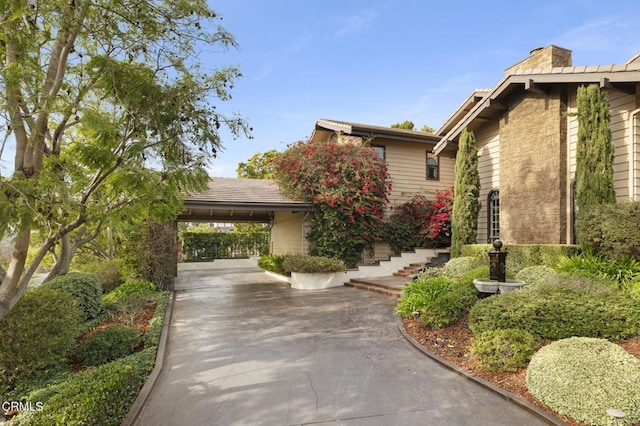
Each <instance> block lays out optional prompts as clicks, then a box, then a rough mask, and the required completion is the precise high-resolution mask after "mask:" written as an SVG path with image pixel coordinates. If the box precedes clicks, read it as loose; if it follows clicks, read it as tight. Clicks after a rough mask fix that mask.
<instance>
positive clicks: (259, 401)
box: [136, 262, 544, 426]
mask: <svg viewBox="0 0 640 426" xmlns="http://www.w3.org/2000/svg"><path fill="white" fill-rule="evenodd" d="M215 263H216V262H213V264H189V266H188V267H184V266H182V264H181V271H180V273H179V276H178V279H177V281H176V292H175V303H174V309H173V315H172V319H171V326H170V332H169V343H168V345H167V352H166V355H165V362H164V366H163V370H162V373H161V374H160V376H159V378H158V380H157V382H156V384H155V386H154V387H153V389H152V391H151V394H150V396H149V398H148V400H147V402H146V404H145V406H144V408H143V410H142V412H141V413H140V415H139V417H138V419H137V423H136V424H139V425H278V426H281V425H302V424H320V425H322V424H332V425H336V424H338V425H408V424H415V425H513V424H518V425H538V424H544V422H542V421H541V420H539V419H538V418H536V417H534V416H533V415H531V414H530V413H528V412H526V411H524V410H522V409H520V408H518V407H516V406H515V405H513V404H511V403H510V402H508V401H506V400H504V399H502V398H500V397H498V396H497V395H495V394H494V393H492V392H489V391H487V390H485V389H484V388H482V387H480V386H478V385H476V384H475V383H473V382H470V381H468V380H466V379H464V378H462V377H460V376H459V375H457V374H455V373H454V372H452V371H450V370H448V369H446V368H444V367H442V366H440V364H438V363H436V362H435V361H433V360H431V359H428V358H427V357H425V356H424V355H422V354H421V353H420V352H419V351H417V350H416V349H415V348H413V347H412V346H411V345H410V344H409V343H408V342H407V341H406V340H405V339H404V338H403V337H402V336H401V334H400V333H399V331H398V329H397V326H396V316H395V315H394V313H393V310H394V307H395V303H396V299H393V298H390V297H387V296H383V295H379V294H375V293H371V292H366V291H359V290H354V289H351V288H347V287H338V288H333V289H327V290H319V291H301V290H294V289H291V288H290V287H289V285H288V284H286V283H282V282H280V281H276V280H274V279H273V278H271V277H269V276H267V275H266V274H264V273H263V272H261V271H260V270H259V269H257V268H255V267H253V266H251V265H240V266H238V265H234V264H232V263H231V264H218V265H215ZM194 265H197V266H194ZM214 265H215V266H214Z"/></svg>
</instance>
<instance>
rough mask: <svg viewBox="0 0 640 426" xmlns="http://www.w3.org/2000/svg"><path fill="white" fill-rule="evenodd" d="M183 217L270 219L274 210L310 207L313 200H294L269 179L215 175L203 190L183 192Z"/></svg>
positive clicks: (181, 216) (229, 219)
mask: <svg viewBox="0 0 640 426" xmlns="http://www.w3.org/2000/svg"><path fill="white" fill-rule="evenodd" d="M184 204H185V209H186V210H185V212H184V213H183V214H181V215H180V216H178V219H180V220H186V221H189V220H194V221H196V220H210V221H225V222H233V221H237V222H244V221H255V222H260V221H268V220H269V218H270V216H271V213H272V212H274V211H302V210H309V209H310V208H311V203H308V202H305V201H297V200H292V199H290V198H288V197H286V196H284V195H283V194H282V192H280V189H279V188H278V185H277V184H276V183H275V182H274V181H273V180H270V179H242V178H224V177H215V178H211V179H210V180H209V184H208V188H207V189H206V190H204V191H202V192H194V193H189V194H186V195H185V196H184Z"/></svg>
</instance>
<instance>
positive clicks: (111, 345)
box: [75, 325, 140, 365]
mask: <svg viewBox="0 0 640 426" xmlns="http://www.w3.org/2000/svg"><path fill="white" fill-rule="evenodd" d="M139 342H140V333H139V332H138V330H136V329H135V328H130V327H124V326H121V325H112V326H110V327H107V328H103V329H100V330H97V331H96V332H95V333H93V334H91V335H89V336H88V337H87V338H86V339H84V340H83V341H82V342H80V344H78V347H77V349H76V354H75V355H76V358H77V359H78V361H79V362H80V363H81V364H82V365H102V364H106V363H107V362H111V361H113V360H116V359H118V358H122V357H125V356H127V355H130V354H132V353H133V350H134V349H135V347H136V346H137V345H138V343H139Z"/></svg>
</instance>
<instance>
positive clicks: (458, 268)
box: [442, 256, 481, 278]
mask: <svg viewBox="0 0 640 426" xmlns="http://www.w3.org/2000/svg"><path fill="white" fill-rule="evenodd" d="M480 265H481V264H479V263H478V261H477V260H476V259H475V258H473V257H469V256H463V257H456V258H453V259H451V260H449V261H448V262H447V263H445V265H444V266H443V267H442V275H444V276H445V277H448V278H460V277H461V276H463V275H464V274H466V273H467V272H469V271H471V270H472V269H475V268H476V267H478V266H480Z"/></svg>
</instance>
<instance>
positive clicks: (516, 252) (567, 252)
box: [462, 244, 580, 271]
mask: <svg viewBox="0 0 640 426" xmlns="http://www.w3.org/2000/svg"><path fill="white" fill-rule="evenodd" d="M488 250H493V246H492V245H490V244H469V245H465V246H463V247H462V255H463V256H471V257H474V258H475V259H476V261H477V262H478V264H481V265H482V264H484V265H487V264H489V256H488V254H487V251H488ZM502 250H503V251H506V252H507V253H508V255H507V268H508V269H509V270H511V271H521V270H522V269H524V268H526V267H527V266H536V265H544V266H549V267H550V268H553V267H555V266H556V264H557V263H558V260H559V259H560V258H561V257H562V256H574V255H577V254H578V253H580V248H579V247H578V246H574V245H564V244H505V245H504V246H502Z"/></svg>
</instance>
